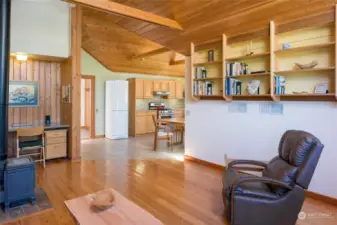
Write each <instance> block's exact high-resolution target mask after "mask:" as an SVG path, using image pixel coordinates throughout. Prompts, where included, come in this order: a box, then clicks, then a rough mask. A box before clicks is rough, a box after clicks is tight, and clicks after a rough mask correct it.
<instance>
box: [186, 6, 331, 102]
mask: <svg viewBox="0 0 337 225" xmlns="http://www.w3.org/2000/svg"><path fill="white" fill-rule="evenodd" d="M336 8H337V7H336ZM332 14H333V13H332ZM332 14H331V15H332ZM333 16H335V15H334V14H333ZM315 20H316V18H315V19H310V20H308V21H307V22H306V23H305V24H303V23H302V22H303V21H294V22H291V23H290V24H288V23H286V25H285V24H275V23H274V21H270V23H269V28H268V29H264V30H263V31H253V32H251V33H245V34H242V35H237V36H229V37H228V36H226V34H222V49H220V47H219V46H218V44H219V45H220V44H221V42H220V41H219V42H217V46H216V47H217V48H215V47H214V46H210V47H209V48H207V49H216V50H214V51H216V55H217V56H221V55H222V58H221V57H220V58H217V59H220V60H219V61H214V62H204V63H195V62H199V61H202V60H207V54H206V53H207V52H203V53H202V54H201V55H200V54H195V53H197V51H195V48H194V44H193V43H191V62H192V65H190V67H191V69H192V72H191V78H192V79H190V81H191V85H192V90H193V85H195V83H196V82H194V81H211V82H212V88H213V89H214V90H215V91H213V93H216V95H213V96H195V97H197V98H195V100H196V101H198V100H210V99H219V100H220V99H221V100H224V101H225V102H230V101H274V102H278V101H336V102H337V96H336V95H335V93H329V94H314V93H311V94H284V95H274V94H273V93H271V92H270V90H274V89H275V86H276V85H277V84H276V83H275V79H274V78H275V76H285V78H286V85H289V88H290V89H291V87H298V89H302V90H312V88H313V87H314V86H315V85H317V84H320V83H328V84H329V88H330V89H329V90H330V91H332V92H336V94H337V71H336V67H337V65H336V64H337V30H336V29H335V26H337V20H336V18H334V19H333V18H332V16H331V18H329V21H330V20H331V22H332V24H333V26H328V27H324V28H319V29H317V31H316V30H314V31H313V32H308V33H306V32H302V31H301V32H298V33H296V32H295V33H289V34H286V33H285V31H295V30H297V29H296V27H300V28H301V29H302V28H305V27H307V26H311V25H317V24H315V22H316V21H315ZM313 23H314V24H313ZM280 30H282V32H280ZM262 36H263V37H264V38H262V39H259V40H255V39H257V37H262ZM233 40H234V41H233ZM278 41H281V43H285V42H288V43H291V45H293V43H294V45H295V43H296V42H298V43H301V44H302V45H304V46H299V47H296V46H294V47H293V48H289V49H281V48H282V47H278V49H277V46H278V44H279V42H278ZM249 42H250V44H249ZM253 42H254V43H253ZM249 49H251V50H249ZM247 50H248V51H247ZM250 51H252V52H254V53H255V54H252V55H244V53H245V52H250ZM288 52H289V53H290V54H288V55H287V54H286V53H288ZM297 52H298V53H303V56H304V57H305V58H306V59H305V61H307V62H310V61H313V60H317V62H318V65H317V66H316V67H315V68H313V69H299V68H296V67H293V66H294V62H296V58H298V57H297V56H296V54H297ZM281 53H285V54H284V55H281ZM291 53H296V54H295V55H292V54H291ZM240 54H241V56H240ZM235 55H236V56H235ZM299 56H300V55H299ZM201 57H202V58H201ZM221 60H222V61H221ZM250 60H251V61H250ZM254 60H255V61H254ZM226 62H245V63H247V64H248V65H249V69H250V70H249V71H258V70H265V72H263V73H256V74H242V75H236V76H227V74H226V68H225V67H226ZM215 64H216V65H215ZM207 65H214V66H213V67H211V66H210V67H209V74H211V75H212V76H215V77H212V78H210V77H207V78H201V79H194V78H195V72H196V71H195V67H198V66H205V67H206V66H207ZM206 69H208V68H206ZM221 69H222V70H221ZM281 69H283V70H281ZM292 76H293V77H292ZM227 78H231V79H238V80H240V81H241V82H242V83H241V92H242V93H243V91H244V89H245V88H246V87H244V86H247V85H246V82H247V81H249V80H252V79H256V80H259V81H260V83H261V84H260V85H261V87H263V89H261V90H262V91H261V92H262V93H269V94H260V95H248V94H246V92H244V93H245V94H243V95H225V93H226V90H223V89H224V86H226V85H224V84H223V83H222V82H223V81H224V80H226V79H227ZM308 78H310V79H308ZM219 81H220V82H219ZM201 86H203V85H201ZM237 88H240V87H237ZM219 90H220V91H219ZM288 91H290V90H288ZM219 93H220V94H223V96H220V95H218V94H219ZM234 93H235V92H234ZM290 93H291V92H290ZM192 98H193V96H192Z"/></svg>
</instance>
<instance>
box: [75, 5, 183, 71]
mask: <svg viewBox="0 0 337 225" xmlns="http://www.w3.org/2000/svg"><path fill="white" fill-rule="evenodd" d="M118 19H119V18H118ZM115 22H116V16H115V15H113V14H109V13H104V12H101V11H97V10H95V9H91V8H84V10H83V28H82V47H83V49H84V50H85V51H86V52H88V53H89V54H90V55H91V56H92V57H94V58H95V59H96V60H98V61H99V62H100V63H101V64H103V65H104V66H105V67H107V68H108V69H109V70H111V71H113V72H128V73H143V74H151V75H165V76H175V77H183V76H184V65H175V66H170V65H169V63H170V61H171V60H173V59H175V60H179V59H182V58H184V57H183V56H182V55H179V54H174V53H173V52H165V53H162V54H158V55H154V56H150V57H146V58H144V59H142V58H140V59H133V57H134V56H136V55H139V54H142V53H145V52H149V51H152V50H155V49H159V48H161V47H162V46H161V45H159V44H156V43H154V42H152V41H150V40H147V39H146V38H143V37H141V36H139V35H137V34H135V33H133V32H131V31H128V30H126V29H125V28H123V27H121V26H119V25H118V24H116V23H115Z"/></svg>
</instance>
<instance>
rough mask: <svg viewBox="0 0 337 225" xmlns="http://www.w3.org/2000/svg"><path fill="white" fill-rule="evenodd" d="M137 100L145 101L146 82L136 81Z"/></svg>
mask: <svg viewBox="0 0 337 225" xmlns="http://www.w3.org/2000/svg"><path fill="white" fill-rule="evenodd" d="M135 83H136V98H138V99H143V98H144V93H145V92H144V81H143V80H139V79H136V80H135Z"/></svg>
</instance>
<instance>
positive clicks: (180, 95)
mask: <svg viewBox="0 0 337 225" xmlns="http://www.w3.org/2000/svg"><path fill="white" fill-rule="evenodd" d="M176 99H184V84H183V83H182V82H179V81H176Z"/></svg>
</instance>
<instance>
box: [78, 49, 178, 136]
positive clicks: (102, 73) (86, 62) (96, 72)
mask: <svg viewBox="0 0 337 225" xmlns="http://www.w3.org/2000/svg"><path fill="white" fill-rule="evenodd" d="M81 64H82V69H81V72H82V75H93V76H96V93H95V95H96V96H95V101H96V106H95V108H96V116H95V118H96V119H95V122H96V126H95V127H96V135H104V134H105V125H104V121H105V120H104V118H105V114H104V109H105V81H107V80H126V79H128V78H134V77H137V78H146V79H171V80H172V79H176V80H181V81H183V80H184V78H173V77H166V76H150V75H145V74H137V73H117V72H112V71H110V70H108V69H107V68H105V67H104V66H103V65H102V64H100V63H99V62H98V61H97V60H96V59H94V58H93V57H91V56H90V55H89V54H88V53H87V52H85V51H84V50H82V59H81Z"/></svg>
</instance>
